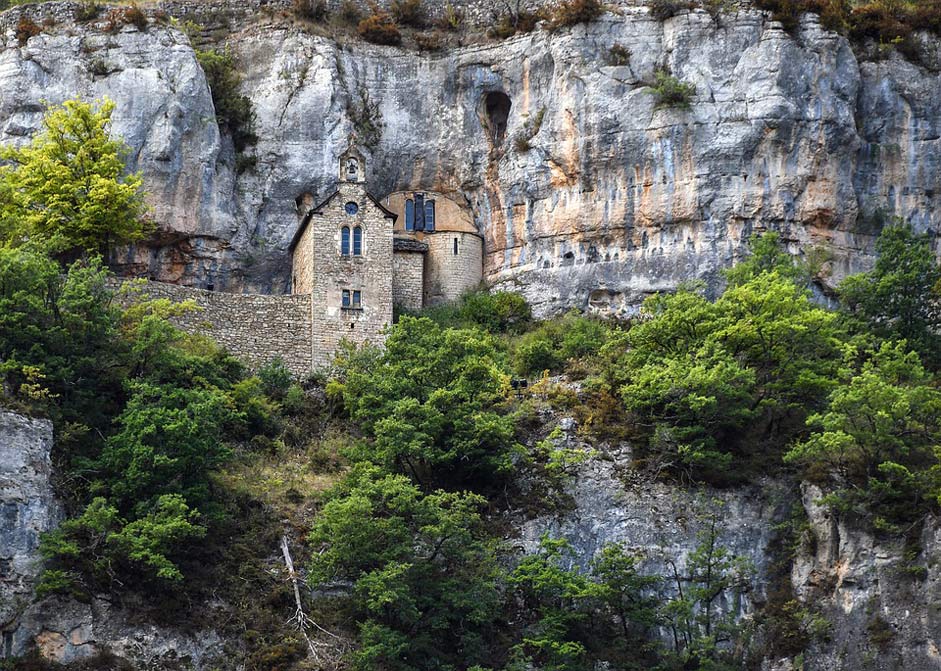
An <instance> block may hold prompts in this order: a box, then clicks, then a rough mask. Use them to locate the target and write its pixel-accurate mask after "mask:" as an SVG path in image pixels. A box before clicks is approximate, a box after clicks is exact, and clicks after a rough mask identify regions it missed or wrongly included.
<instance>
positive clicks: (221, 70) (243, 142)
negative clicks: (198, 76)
mask: <svg viewBox="0 0 941 671" xmlns="http://www.w3.org/2000/svg"><path fill="white" fill-rule="evenodd" d="M196 59H197V60H198V61H199V64H200V66H201V67H202V68H203V72H205V73H206V81H207V82H208V83H209V92H210V93H211V94H212V104H213V106H214V107H215V110H216V121H217V123H218V124H219V127H220V128H221V129H222V130H224V131H226V132H228V133H229V135H230V136H231V138H232V144H233V145H235V151H236V152H241V151H244V150H245V149H246V148H248V147H249V146H250V145H253V144H255V142H256V141H257V139H258V138H257V137H256V135H255V132H254V130H253V126H254V123H255V112H254V110H253V109H252V102H251V100H249V98H248V96H244V95H241V94H240V93H239V87H240V85H241V82H242V77H241V75H240V74H239V72H238V70H237V69H236V67H235V59H234V58H233V57H232V54H231V53H229V52H228V51H215V50H213V49H210V50H208V51H197V52H196Z"/></svg>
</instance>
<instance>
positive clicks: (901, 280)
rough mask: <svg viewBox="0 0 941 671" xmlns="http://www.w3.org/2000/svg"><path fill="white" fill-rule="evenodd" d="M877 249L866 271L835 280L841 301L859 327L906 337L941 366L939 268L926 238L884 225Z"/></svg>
mask: <svg viewBox="0 0 941 671" xmlns="http://www.w3.org/2000/svg"><path fill="white" fill-rule="evenodd" d="M876 251H877V252H878V255H879V256H878V259H877V260H876V266H875V268H874V269H873V270H872V271H871V272H868V273H862V274H859V275H854V276H852V277H849V278H847V279H846V281H845V282H843V284H841V285H840V288H839V290H840V299H841V300H842V302H843V305H844V306H845V307H846V309H847V310H849V312H850V313H851V314H852V315H854V316H855V317H857V318H859V319H860V320H862V321H863V324H864V326H863V328H865V329H867V330H869V331H871V332H872V333H874V334H875V335H877V336H879V337H881V338H889V339H897V340H905V341H907V343H908V345H909V347H911V348H913V349H915V350H916V351H917V352H918V353H919V354H920V355H921V357H922V359H923V360H924V362H925V363H926V364H927V365H929V366H930V367H932V368H935V369H937V368H939V367H941V267H939V265H938V261H937V258H936V257H935V255H934V252H933V251H932V240H931V238H930V237H929V236H928V235H927V234H922V235H916V234H915V233H914V232H913V231H912V229H911V227H909V226H905V225H902V224H899V223H895V224H893V225H890V226H888V227H886V228H885V229H884V230H883V232H882V234H881V235H880V236H879V240H878V243H877V246H876Z"/></svg>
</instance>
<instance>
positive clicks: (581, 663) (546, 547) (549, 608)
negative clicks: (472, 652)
mask: <svg viewBox="0 0 941 671" xmlns="http://www.w3.org/2000/svg"><path fill="white" fill-rule="evenodd" d="M574 563H575V552H574V550H573V548H572V546H571V544H570V543H569V542H568V541H566V540H565V539H564V538H552V537H550V536H549V535H548V534H544V535H543V536H542V538H541V539H540V541H539V552H538V553H536V554H532V555H527V556H526V557H524V558H523V559H522V561H520V563H519V565H518V566H517V567H516V570H514V571H513V573H512V574H511V575H510V577H509V582H510V584H511V585H515V586H516V588H517V591H518V593H519V597H520V599H521V601H522V604H523V616H524V618H525V619H526V624H525V625H524V628H523V639H522V641H521V642H520V643H519V644H518V645H517V646H516V647H515V649H514V654H515V656H516V657H517V658H518V659H519V660H520V661H521V662H522V660H525V663H526V664H527V665H529V664H535V665H536V666H537V667H538V668H540V669H545V670H546V671H578V670H580V669H588V668H590V666H591V660H590V659H589V657H588V650H587V648H586V646H585V642H584V640H583V639H584V632H582V631H581V629H580V628H581V625H582V624H583V623H584V622H585V621H586V620H587V619H588V616H589V600H590V599H592V598H594V597H596V596H597V595H598V594H599V592H600V590H599V589H598V586H597V585H596V584H595V583H593V582H592V581H591V580H589V579H588V577H587V576H586V575H585V573H583V572H582V571H580V570H578V569H577V568H572V566H573V564H574Z"/></svg>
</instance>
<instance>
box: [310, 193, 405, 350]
mask: <svg viewBox="0 0 941 671" xmlns="http://www.w3.org/2000/svg"><path fill="white" fill-rule="evenodd" d="M349 202H353V203H356V204H357V207H358V211H357V213H356V214H355V215H350V214H347V213H346V211H345V209H344V207H345V205H346V203H349ZM344 226H350V227H351V228H352V227H355V226H362V228H363V250H362V252H363V253H362V254H361V255H360V256H343V255H341V254H340V230H341V229H342V227H344ZM308 231H309V232H310V234H311V235H312V236H313V240H312V249H313V259H312V263H313V267H314V268H316V275H315V277H314V288H313V292H312V293H311V315H312V318H311V325H312V326H311V327H312V329H313V353H312V362H313V365H314V366H315V367H323V366H327V365H329V364H330V362H331V360H332V357H333V353H334V352H335V351H336V349H337V346H338V345H339V344H340V342H341V341H343V340H349V341H351V342H354V343H357V344H362V343H367V342H371V343H377V344H378V343H381V342H382V340H383V337H382V330H383V329H384V328H385V327H386V326H387V325H388V324H391V323H392V302H393V296H392V254H393V252H392V219H391V218H389V217H387V215H386V214H385V212H383V210H381V209H380V208H379V207H378V206H377V205H376V204H375V203H374V202H373V201H372V200H371V199H370V198H369V196H368V195H367V194H366V189H365V186H364V185H363V184H362V183H356V182H341V183H340V185H339V193H338V194H337V195H336V196H335V197H334V198H333V199H331V200H330V201H329V202H328V203H327V204H326V205H324V207H323V209H322V210H321V211H320V212H316V213H314V214H312V215H311V220H310V224H309V225H308ZM344 290H348V291H354V290H358V291H361V292H362V307H361V308H360V309H351V308H344V307H343V304H342V292H343V291H344Z"/></svg>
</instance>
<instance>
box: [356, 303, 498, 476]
mask: <svg viewBox="0 0 941 671" xmlns="http://www.w3.org/2000/svg"><path fill="white" fill-rule="evenodd" d="M497 359H498V353H497V349H496V347H495V344H494V342H493V340H492V338H491V337H490V336H487V335H486V334H483V333H481V332H480V331H476V330H466V329H442V328H441V327H440V326H438V325H437V324H435V323H434V322H433V321H431V320H430V319H426V318H414V317H407V316H405V317H402V319H401V320H400V321H399V322H398V324H396V325H395V326H394V327H393V328H392V329H391V331H390V332H389V334H388V337H387V339H386V343H385V349H384V350H383V351H382V352H381V353H377V354H376V355H375V356H359V357H354V358H352V359H350V361H351V362H352V365H351V366H350V367H348V368H346V369H345V370H344V372H343V375H344V377H345V380H344V382H343V385H342V394H343V398H344V402H345V405H346V407H347V408H348V410H349V412H350V416H351V417H352V419H353V420H354V421H356V422H357V423H358V424H359V426H360V427H361V428H362V429H363V431H364V433H365V434H366V436H367V438H368V439H369V440H370V442H369V443H368V444H367V445H365V446H364V448H363V449H362V450H360V451H359V452H358V453H357V455H355V456H356V457H357V458H359V459H366V460H370V461H374V462H376V463H379V464H382V465H383V466H384V467H386V468H391V469H394V470H396V471H398V472H402V473H407V474H408V475H410V476H411V477H413V478H415V480H416V481H417V482H420V483H426V484H428V483H431V482H439V483H447V482H449V481H450V482H454V481H456V482H457V483H461V482H466V481H468V480H470V479H474V478H480V477H483V476H491V475H493V474H495V473H497V472H499V471H500V470H501V469H505V468H506V467H507V466H508V464H509V456H510V451H511V450H512V448H513V447H514V446H515V442H514V430H515V429H514V425H513V420H512V418H511V417H510V416H509V415H507V414H505V412H506V410H505V408H503V407H502V406H503V403H504V401H505V398H506V393H505V385H506V380H507V376H506V374H505V372H504V370H503V367H502V366H501V365H500V364H499V363H498V362H497Z"/></svg>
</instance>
